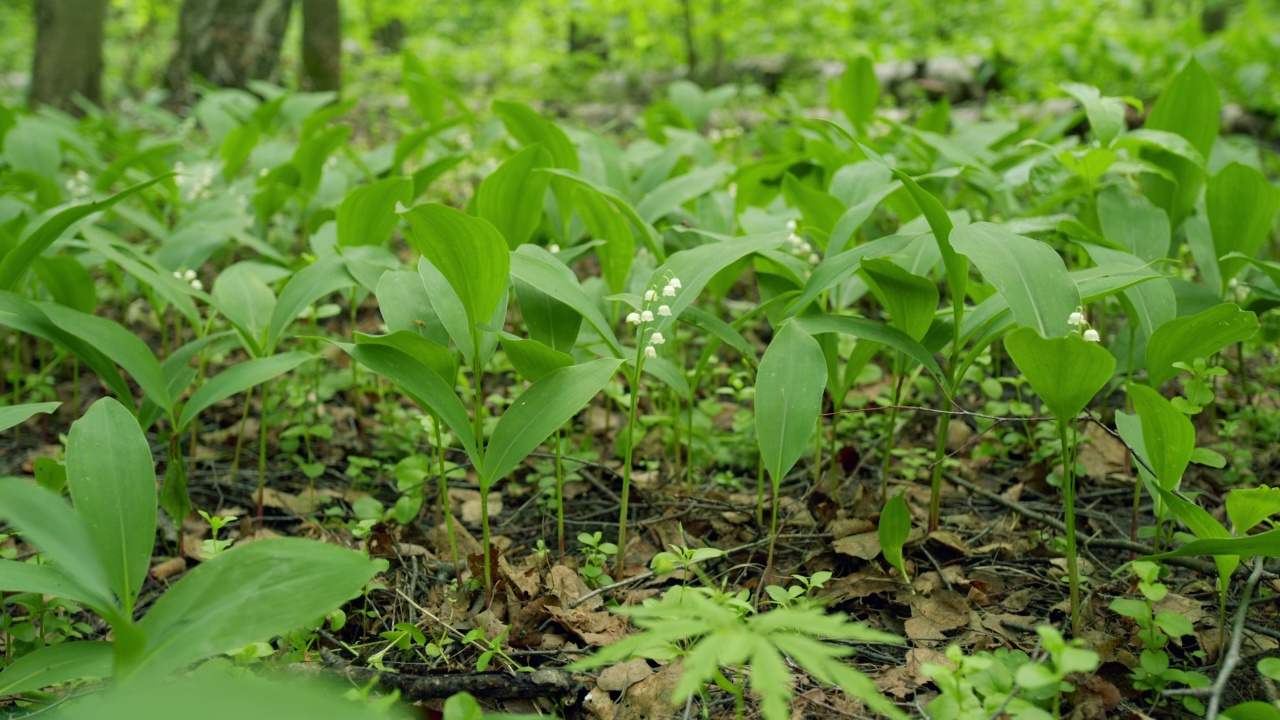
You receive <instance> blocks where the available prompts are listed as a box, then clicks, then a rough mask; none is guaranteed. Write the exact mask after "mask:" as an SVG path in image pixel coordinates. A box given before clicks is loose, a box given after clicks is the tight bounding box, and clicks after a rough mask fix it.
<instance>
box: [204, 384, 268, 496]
mask: <svg viewBox="0 0 1280 720" xmlns="http://www.w3.org/2000/svg"><path fill="white" fill-rule="evenodd" d="M257 389H258V386H257V385H254V386H253V387H251V388H249V394H248V395H245V396H244V409H243V410H241V411H240V432H238V433H236V450H235V453H233V454H232V456H231V476H232V477H233V478H234V477H235V475H236V473H238V472H240V452H241V450H242V449H243V448H244V428H245V425H247V424H248V423H249V405H251V404H252V403H253V391H254V390H257ZM191 456H192V457H195V453H192V454H191Z"/></svg>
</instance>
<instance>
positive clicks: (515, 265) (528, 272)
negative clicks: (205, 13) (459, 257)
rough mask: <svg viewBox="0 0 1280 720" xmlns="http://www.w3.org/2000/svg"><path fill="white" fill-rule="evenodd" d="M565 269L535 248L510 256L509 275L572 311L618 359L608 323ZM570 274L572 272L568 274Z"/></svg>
mask: <svg viewBox="0 0 1280 720" xmlns="http://www.w3.org/2000/svg"><path fill="white" fill-rule="evenodd" d="M565 269H566V268H565V266H564V264H563V263H561V262H560V261H559V260H556V259H555V257H554V256H553V255H551V253H549V252H547V251H546V250H543V249H542V248H539V247H534V246H531V245H525V246H523V247H521V248H520V249H519V250H517V251H516V252H514V253H511V276H512V277H514V278H516V279H517V280H521V281H523V282H526V283H528V284H529V285H530V286H531V287H534V288H536V289H538V290H540V291H542V292H544V293H546V294H547V295H550V296H551V297H553V298H555V299H556V300H559V301H560V302H562V303H564V304H565V305H568V306H569V307H571V308H573V309H574V310H575V311H577V312H578V314H580V315H582V317H583V318H584V319H585V320H586V321H587V324H588V325H590V326H591V328H592V329H593V330H595V331H596V333H597V334H598V335H599V336H600V337H601V338H602V339H603V340H604V341H605V343H607V344H608V345H609V349H610V350H611V351H612V352H613V354H614V356H615V357H622V356H623V354H624V353H623V350H622V344H621V343H619V342H618V338H617V337H616V336H615V335H614V334H613V328H612V327H610V325H609V321H608V320H607V319H606V318H605V316H604V314H603V313H601V312H600V308H599V307H598V306H597V305H596V302H595V301H594V300H592V299H591V296H589V295H587V293H586V292H585V291H584V290H583V289H582V286H580V285H579V284H578V280H577V278H576V277H568V276H566V275H565V273H564V271H565ZM570 275H572V273H570Z"/></svg>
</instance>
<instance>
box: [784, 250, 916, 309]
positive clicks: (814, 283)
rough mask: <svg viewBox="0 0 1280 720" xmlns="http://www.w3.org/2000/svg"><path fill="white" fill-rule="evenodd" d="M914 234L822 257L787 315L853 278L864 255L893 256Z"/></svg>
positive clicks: (790, 306) (789, 307) (866, 256)
mask: <svg viewBox="0 0 1280 720" xmlns="http://www.w3.org/2000/svg"><path fill="white" fill-rule="evenodd" d="M916 237H920V236H915V235H891V236H889V237H884V238H878V239H876V240H872V241H871V242H869V243H865V244H863V245H858V246H857V247H853V248H849V249H848V250H845V251H843V252H841V253H839V254H836V255H828V256H827V257H825V258H823V260H822V262H821V263H819V264H818V267H816V268H814V270H813V273H812V274H811V275H810V276H809V279H808V280H806V281H805V285H804V291H803V292H801V293H800V295H799V297H797V298H796V299H795V300H794V301H792V302H791V304H790V305H788V306H787V311H786V316H787V317H791V316H793V315H796V314H798V313H799V312H800V311H801V310H804V309H805V308H806V307H808V306H809V303H811V302H813V301H814V300H816V299H818V296H819V295H821V294H822V293H824V292H826V291H828V290H830V289H831V288H833V287H836V286H838V285H840V284H841V283H843V282H845V281H847V280H849V279H850V278H852V277H853V276H854V273H856V272H857V270H858V268H859V267H860V266H861V264H862V260H863V258H868V257H884V256H886V255H893V254H895V253H897V252H899V251H901V250H903V249H904V248H906V247H907V245H908V243H910V242H911V241H912V240H914V239H915V238H916Z"/></svg>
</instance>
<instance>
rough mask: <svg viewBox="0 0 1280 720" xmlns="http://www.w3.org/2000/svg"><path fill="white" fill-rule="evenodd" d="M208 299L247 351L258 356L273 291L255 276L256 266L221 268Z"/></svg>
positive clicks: (271, 311) (273, 303)
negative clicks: (233, 327)
mask: <svg viewBox="0 0 1280 720" xmlns="http://www.w3.org/2000/svg"><path fill="white" fill-rule="evenodd" d="M211 302H212V304H213V306H214V308H216V309H217V311H218V312H220V313H222V315H223V317H225V318H227V321H228V322H230V323H231V324H232V325H234V326H235V328H236V331H237V332H238V333H239V334H240V339H241V341H243V342H244V345H245V349H246V350H248V351H249V354H250V355H253V356H254V357H261V356H262V355H263V345H264V343H265V342H266V340H267V332H268V330H269V329H270V327H271V317H272V315H274V314H275V307H276V294H275V293H274V292H272V290H271V288H270V287H267V283H266V282H265V281H264V280H263V279H262V278H260V277H259V268H258V267H256V266H255V265H254V264H252V263H245V262H238V263H236V264H235V265H231V266H229V267H227V268H226V269H224V270H223V271H222V272H221V273H220V274H219V275H218V279H217V281H216V282H215V283H214V285H213V294H212V297H211Z"/></svg>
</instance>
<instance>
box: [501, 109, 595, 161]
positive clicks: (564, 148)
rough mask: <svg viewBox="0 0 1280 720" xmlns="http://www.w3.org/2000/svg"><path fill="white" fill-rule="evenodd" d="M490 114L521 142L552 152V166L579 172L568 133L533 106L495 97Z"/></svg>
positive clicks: (574, 151) (576, 157)
mask: <svg viewBox="0 0 1280 720" xmlns="http://www.w3.org/2000/svg"><path fill="white" fill-rule="evenodd" d="M493 113H494V114H495V115H497V116H498V117H499V118H500V119H501V120H502V124H503V125H505V126H506V128H507V132H509V133H511V137H514V138H515V139H516V140H517V141H519V142H520V144H521V145H533V144H541V145H542V146H543V147H545V148H546V149H547V151H548V152H550V153H551V161H552V166H553V167H557V168H563V169H565V170H571V171H573V172H577V171H578V151H577V150H576V149H575V148H574V147H573V143H572V142H570V141H569V136H568V135H565V134H564V131H563V130H561V129H560V128H559V127H557V126H556V124H555V123H553V122H551V121H549V120H547V119H546V118H544V117H542V116H541V115H539V114H538V113H536V112H534V111H533V109H532V108H530V107H529V106H528V105H525V104H523V103H517V102H506V101H503V100H495V101H494V103H493Z"/></svg>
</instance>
